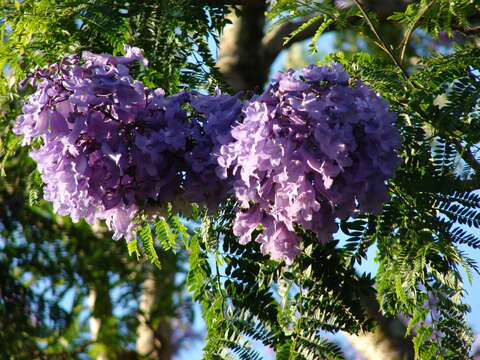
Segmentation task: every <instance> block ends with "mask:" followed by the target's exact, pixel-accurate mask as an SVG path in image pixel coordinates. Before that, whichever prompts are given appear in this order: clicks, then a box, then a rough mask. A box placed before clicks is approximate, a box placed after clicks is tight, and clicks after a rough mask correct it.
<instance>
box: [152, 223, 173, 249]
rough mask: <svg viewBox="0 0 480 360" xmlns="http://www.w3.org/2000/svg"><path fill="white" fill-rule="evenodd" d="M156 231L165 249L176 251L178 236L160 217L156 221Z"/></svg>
mask: <svg viewBox="0 0 480 360" xmlns="http://www.w3.org/2000/svg"><path fill="white" fill-rule="evenodd" d="M155 232H156V235H157V237H158V239H159V240H160V244H161V245H162V247H163V248H164V249H165V250H172V251H173V252H174V253H176V246H177V244H176V241H175V239H176V236H175V234H173V233H172V231H171V230H170V226H169V225H168V224H167V222H166V221H165V220H164V219H161V218H160V219H158V220H157V221H155Z"/></svg>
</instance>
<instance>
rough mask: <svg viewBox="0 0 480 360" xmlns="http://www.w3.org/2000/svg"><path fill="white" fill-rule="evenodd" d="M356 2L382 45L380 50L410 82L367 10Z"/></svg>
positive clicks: (355, 0) (356, 0)
mask: <svg viewBox="0 0 480 360" xmlns="http://www.w3.org/2000/svg"><path fill="white" fill-rule="evenodd" d="M353 1H354V2H355V4H356V5H357V7H358V9H359V10H360V12H361V13H362V14H363V16H364V17H365V20H367V23H368V26H370V29H371V30H372V32H373V34H374V35H375V37H376V38H377V40H378V42H379V44H377V45H380V44H381V46H380V48H381V49H383V50H384V51H385V52H386V53H387V55H388V56H389V57H390V59H392V61H393V62H394V64H395V65H396V66H397V67H398V68H399V69H400V71H401V72H402V75H403V77H404V78H405V80H406V81H408V73H407V71H406V70H405V68H404V67H403V66H402V64H401V63H400V61H399V60H398V59H397V57H396V56H395V54H394V53H393V52H392V50H391V49H390V48H389V47H388V45H387V44H386V42H385V41H384V40H383V39H382V37H381V36H380V34H379V33H378V31H377V29H376V28H375V26H374V25H373V22H372V20H371V19H370V16H368V14H367V12H366V11H365V9H364V8H363V5H362V4H361V3H360V1H359V0H353Z"/></svg>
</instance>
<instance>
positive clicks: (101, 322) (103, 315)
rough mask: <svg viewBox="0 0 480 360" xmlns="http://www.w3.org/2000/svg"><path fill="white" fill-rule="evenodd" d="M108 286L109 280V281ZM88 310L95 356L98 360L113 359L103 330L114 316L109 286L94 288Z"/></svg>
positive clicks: (92, 288) (90, 291)
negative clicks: (109, 353)
mask: <svg viewBox="0 0 480 360" xmlns="http://www.w3.org/2000/svg"><path fill="white" fill-rule="evenodd" d="M107 284H108V280H107ZM88 308H89V310H90V318H89V321H88V323H89V325H90V334H91V337H92V341H93V342H94V343H96V345H97V346H95V348H94V351H93V355H94V356H95V359H96V360H109V359H112V358H111V357H109V356H108V351H107V348H108V344H106V343H105V340H106V338H105V336H104V334H103V332H104V331H103V330H104V329H105V326H108V325H106V324H105V319H107V318H109V317H111V316H112V302H111V299H110V294H109V292H108V286H105V284H104V285H103V286H102V287H96V286H92V287H91V288H90V290H89V294H88ZM107 342H108V341H107Z"/></svg>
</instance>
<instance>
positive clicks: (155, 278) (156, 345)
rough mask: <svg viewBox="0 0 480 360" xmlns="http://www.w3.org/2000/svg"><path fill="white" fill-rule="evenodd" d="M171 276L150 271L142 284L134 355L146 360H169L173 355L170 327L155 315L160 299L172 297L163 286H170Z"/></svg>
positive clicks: (161, 317)
mask: <svg viewBox="0 0 480 360" xmlns="http://www.w3.org/2000/svg"><path fill="white" fill-rule="evenodd" d="M173 275H174V273H173V272H172V271H168V270H167V269H163V270H162V271H158V269H152V270H151V271H150V273H149V274H148V275H147V278H146V279H145V281H144V282H143V292H142V296H141V298H140V306H139V308H140V315H139V322H140V325H139V326H138V328H137V344H136V347H137V352H138V353H139V354H140V355H141V356H145V357H146V358H147V359H151V360H170V359H171V358H172V355H173V353H174V351H175V349H174V346H173V344H172V342H171V336H172V331H173V329H172V327H171V323H170V321H169V320H168V319H167V318H166V317H165V316H162V314H161V311H157V310H158V308H159V306H162V305H160V304H161V303H162V301H161V300H162V296H164V297H165V296H172V293H171V292H169V291H168V289H167V288H166V287H165V286H164V284H163V283H164V282H165V281H170V282H173V280H174V276H173ZM170 315H171V314H170Z"/></svg>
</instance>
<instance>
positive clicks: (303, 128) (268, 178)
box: [217, 63, 400, 263]
mask: <svg viewBox="0 0 480 360" xmlns="http://www.w3.org/2000/svg"><path fill="white" fill-rule="evenodd" d="M244 113H245V118H244V119H243V121H241V122H239V123H236V124H235V126H234V128H233V129H232V131H231V136H232V141H231V142H230V143H225V144H222V146H221V147H220V149H219V151H218V164H219V169H218V172H217V173H218V174H219V176H220V177H223V178H225V177H233V179H234V180H233V187H234V191H235V195H236V197H237V199H238V201H239V203H240V205H241V207H243V208H246V209H248V210H247V211H245V210H239V212H238V214H237V217H236V220H235V225H234V232H235V234H236V235H238V236H240V241H241V242H242V243H245V242H248V241H250V239H251V234H252V233H253V230H254V229H257V227H258V226H260V227H261V228H262V229H263V231H262V233H261V234H260V235H259V236H258V237H257V238H256V241H258V242H260V243H261V244H262V246H261V249H262V251H263V252H264V253H269V254H270V255H271V256H272V257H273V258H275V259H279V260H285V261H286V262H287V263H291V262H292V261H293V259H294V257H295V255H296V254H297V253H298V252H299V244H298V238H297V236H296V235H295V231H294V228H295V225H296V224H297V225H301V226H302V227H303V228H304V229H308V230H311V231H313V232H314V233H316V235H317V236H318V238H319V239H320V240H321V241H328V240H330V239H331V238H332V235H333V234H334V233H335V232H336V231H337V229H338V227H337V224H336V222H335V219H336V218H341V219H346V218H348V217H349V216H356V215H358V214H359V213H363V212H367V211H369V212H373V213H378V212H380V211H381V205H382V203H383V202H385V201H387V200H388V193H387V188H386V186H385V181H386V180H387V179H388V178H389V177H391V176H393V174H394V171H395V169H396V168H397V166H398V165H399V163H400V160H399V158H398V155H397V152H396V149H397V148H398V146H399V144H400V136H399V134H398V131H397V130H396V129H395V127H394V126H393V124H392V122H393V121H394V120H395V115H394V114H393V113H391V112H389V111H388V104H387V103H386V102H385V101H384V100H382V99H381V98H380V97H379V96H378V95H376V94H375V93H374V92H373V91H372V90H371V89H369V88H368V87H366V86H365V85H363V83H362V82H360V81H357V82H351V83H349V75H348V74H347V73H346V72H344V71H343V70H342V68H341V66H340V65H339V64H335V63H332V64H330V65H329V66H322V67H319V66H315V65H309V66H307V67H305V68H303V69H301V70H300V71H293V70H289V71H288V72H287V73H282V72H279V73H278V74H277V75H276V77H275V79H274V81H273V83H272V84H271V85H270V86H269V87H268V89H267V90H266V91H265V92H264V93H263V94H262V95H260V96H258V97H256V98H254V99H252V101H251V102H250V103H249V104H248V105H247V106H246V108H245V110H244Z"/></svg>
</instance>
